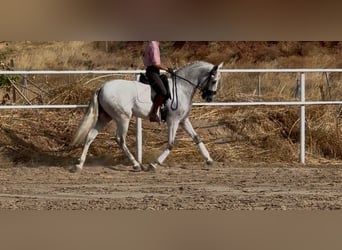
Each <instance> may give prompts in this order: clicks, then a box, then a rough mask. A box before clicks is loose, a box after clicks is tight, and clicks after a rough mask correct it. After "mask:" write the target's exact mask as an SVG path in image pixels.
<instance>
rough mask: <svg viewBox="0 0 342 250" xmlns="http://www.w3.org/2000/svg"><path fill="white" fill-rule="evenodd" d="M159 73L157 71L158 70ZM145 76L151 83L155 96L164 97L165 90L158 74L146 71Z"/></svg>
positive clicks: (165, 94)
mask: <svg viewBox="0 0 342 250" xmlns="http://www.w3.org/2000/svg"><path fill="white" fill-rule="evenodd" d="M158 71H159V70H158ZM146 76H147V78H148V80H149V82H150V83H151V86H152V88H153V89H154V90H155V91H156V92H157V94H159V95H162V96H164V97H166V96H167V90H166V88H165V85H164V83H163V81H162V80H161V78H160V74H159V72H156V71H154V70H153V71H152V70H148V69H147V70H146Z"/></svg>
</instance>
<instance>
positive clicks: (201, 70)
mask: <svg viewBox="0 0 342 250" xmlns="http://www.w3.org/2000/svg"><path fill="white" fill-rule="evenodd" d="M207 67H208V65H206V64H204V65H202V64H200V63H197V64H194V65H190V66H189V67H186V68H184V69H180V70H179V72H177V75H179V76H181V77H183V78H184V79H186V80H187V81H186V80H183V79H176V81H177V86H179V87H180V88H181V89H182V91H183V92H185V93H186V94H187V95H188V96H191V98H192V97H193V96H194V94H195V92H196V88H197V87H198V86H199V84H200V83H201V81H203V80H202V79H204V77H205V74H206V72H207ZM188 81H189V82H188Z"/></svg>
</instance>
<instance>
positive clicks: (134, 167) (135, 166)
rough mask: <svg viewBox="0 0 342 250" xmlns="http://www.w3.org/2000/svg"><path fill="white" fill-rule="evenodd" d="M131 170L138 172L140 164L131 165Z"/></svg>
mask: <svg viewBox="0 0 342 250" xmlns="http://www.w3.org/2000/svg"><path fill="white" fill-rule="evenodd" d="M133 171H134V172H140V171H141V166H140V165H134V166H133Z"/></svg>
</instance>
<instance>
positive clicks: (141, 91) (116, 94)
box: [72, 61, 223, 171]
mask: <svg viewBox="0 0 342 250" xmlns="http://www.w3.org/2000/svg"><path fill="white" fill-rule="evenodd" d="M222 65H223V63H221V64H219V65H213V64H211V63H208V62H203V61H196V62H193V63H190V64H187V65H185V66H183V67H181V68H179V69H177V70H176V71H174V74H172V75H171V76H172V77H171V79H169V83H170V93H171V98H170V99H168V101H167V102H166V110H167V116H166V119H165V121H166V124H167V127H168V144H167V148H166V149H165V150H164V151H163V152H162V153H161V155H160V156H159V157H158V158H157V159H156V161H155V162H154V163H150V164H149V169H155V168H156V167H157V165H158V164H159V165H160V164H162V163H163V162H164V161H165V159H166V158H167V156H168V155H169V153H170V151H171V150H172V147H173V145H174V141H175V137H176V132H177V129H178V126H179V125H181V127H182V128H183V129H184V130H185V131H186V132H187V133H188V134H189V135H190V136H191V138H192V139H193V141H194V142H195V143H196V144H197V145H198V148H199V151H200V153H201V154H202V156H203V157H204V158H205V160H206V162H207V163H208V164H211V163H212V162H213V159H212V158H211V157H210V154H209V152H208V150H207V148H206V146H205V145H204V143H203V142H202V141H201V140H200V138H199V136H198V134H197V133H196V132H195V130H194V129H193V127H192V124H191V122H190V120H189V114H190V111H191V107H192V99H193V96H194V94H195V92H196V89H199V91H200V92H201V95H202V98H203V99H204V100H206V101H208V102H211V101H212V100H213V97H214V95H215V94H216V91H217V87H218V82H219V79H220V72H219V69H220V68H221V67H222ZM154 95H155V92H154V90H153V89H152V88H151V87H150V85H146V84H143V83H141V82H138V81H128V80H121V79H116V80H111V81H108V82H106V83H104V84H103V85H102V87H100V88H99V89H97V90H96V92H95V93H94V94H93V96H92V98H91V101H90V104H89V106H88V109H87V112H86V114H85V115H84V118H83V120H82V122H81V124H80V126H79V128H78V130H77V132H76V134H75V136H74V139H73V142H72V145H77V144H80V143H84V147H83V151H82V155H81V157H80V159H79V162H78V163H77V164H76V165H75V166H74V167H73V169H72V170H73V171H78V170H82V168H83V165H84V162H85V159H86V155H87V152H88V149H89V146H90V144H91V143H92V142H93V140H94V139H95V138H96V136H97V135H98V133H99V132H100V131H101V130H102V129H103V128H104V127H105V126H106V125H107V124H108V123H109V122H110V121H111V120H114V121H115V123H116V128H117V131H116V141H117V143H118V144H119V146H120V147H121V148H122V150H123V151H124V153H125V154H126V156H127V157H128V158H129V159H130V161H131V162H132V164H133V170H134V171H141V170H142V169H143V166H142V164H141V163H140V162H138V161H137V160H136V159H135V157H134V156H133V154H132V153H131V152H130V151H129V149H128V148H127V146H126V135H127V130H128V126H129V122H130V119H131V117H132V116H135V117H140V118H142V119H148V117H149V112H150V110H151V108H152V98H153V96H154Z"/></svg>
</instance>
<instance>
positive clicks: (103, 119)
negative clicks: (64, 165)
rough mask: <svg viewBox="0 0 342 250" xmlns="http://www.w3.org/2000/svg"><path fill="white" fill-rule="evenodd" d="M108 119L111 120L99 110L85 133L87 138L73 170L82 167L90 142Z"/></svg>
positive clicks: (78, 169)
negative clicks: (93, 124)
mask: <svg viewBox="0 0 342 250" xmlns="http://www.w3.org/2000/svg"><path fill="white" fill-rule="evenodd" d="M109 121H111V118H110V117H109V116H108V115H107V114H106V113H104V112H100V114H99V117H98V119H97V121H96V124H95V126H94V127H93V128H91V129H90V130H89V132H88V134H87V138H86V141H85V143H84V146H83V150H82V154H81V157H80V158H79V160H78V164H76V165H75V168H73V169H72V171H73V172H76V171H80V170H82V169H83V165H84V162H85V160H86V156H87V153H88V150H89V147H90V145H91V143H92V142H93V141H94V140H95V138H96V136H97V135H98V133H99V132H100V131H101V130H102V129H103V128H104V127H105V126H106V125H107V124H108V122H109Z"/></svg>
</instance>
